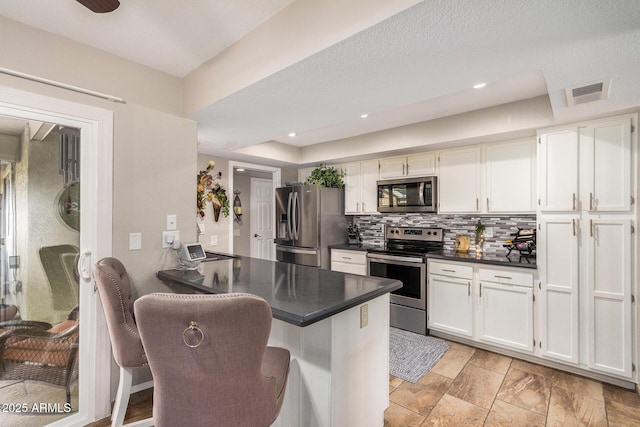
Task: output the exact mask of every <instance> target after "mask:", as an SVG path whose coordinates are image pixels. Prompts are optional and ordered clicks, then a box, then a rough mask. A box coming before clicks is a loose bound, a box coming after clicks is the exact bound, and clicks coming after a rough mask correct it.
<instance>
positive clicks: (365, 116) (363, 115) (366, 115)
mask: <svg viewBox="0 0 640 427" xmlns="http://www.w3.org/2000/svg"><path fill="white" fill-rule="evenodd" d="M360 117H361V118H363V119H366V118H367V117H369V115H368V114H367V113H364V114H361V115H360Z"/></svg>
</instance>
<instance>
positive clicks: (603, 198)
mask: <svg viewBox="0 0 640 427" xmlns="http://www.w3.org/2000/svg"><path fill="white" fill-rule="evenodd" d="M583 146H584V147H585V148H586V150H587V155H586V161H585V167H584V168H583V169H582V170H581V171H580V173H581V174H583V175H584V177H583V179H584V180H583V183H584V189H585V191H584V192H583V194H582V200H583V204H582V209H583V210H589V211H592V212H593V211H597V212H607V211H609V212H611V211H629V210H631V119H630V118H625V119H617V120H609V121H599V122H594V123H593V124H590V125H588V126H585V127H583V128H581V129H580V147H581V148H582V147H583Z"/></svg>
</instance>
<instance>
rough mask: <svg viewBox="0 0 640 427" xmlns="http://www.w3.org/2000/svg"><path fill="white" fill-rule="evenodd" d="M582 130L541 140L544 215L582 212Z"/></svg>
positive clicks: (560, 132) (566, 130) (572, 129)
mask: <svg viewBox="0 0 640 427" xmlns="http://www.w3.org/2000/svg"><path fill="white" fill-rule="evenodd" d="M578 154H579V151H578V128H577V127H569V128H564V129H559V130H557V131H552V132H549V133H545V134H543V135H541V136H540V151H539V153H538V159H539V169H540V170H539V176H540V211H543V212H545V211H550V212H553V211H556V212H568V211H577V210H578V209H579V208H578V190H579V188H578V165H579V163H580V159H579V156H578Z"/></svg>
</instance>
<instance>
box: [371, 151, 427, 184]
mask: <svg viewBox="0 0 640 427" xmlns="http://www.w3.org/2000/svg"><path fill="white" fill-rule="evenodd" d="M435 173H436V156H435V154H434V153H422V154H414V155H411V156H402V157H390V158H387V159H382V160H380V179H393V178H402V177H408V176H429V175H435Z"/></svg>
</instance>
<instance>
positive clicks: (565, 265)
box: [537, 215, 580, 363]
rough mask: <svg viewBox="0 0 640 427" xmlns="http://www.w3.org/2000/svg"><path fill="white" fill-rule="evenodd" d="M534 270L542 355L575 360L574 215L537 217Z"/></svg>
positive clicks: (576, 222)
mask: <svg viewBox="0 0 640 427" xmlns="http://www.w3.org/2000/svg"><path fill="white" fill-rule="evenodd" d="M539 221H540V228H539V231H538V238H537V240H538V241H537V244H538V257H537V261H538V271H539V273H540V287H541V293H540V295H541V301H540V304H539V305H538V310H539V311H538V314H539V318H540V324H539V326H540V328H541V340H540V342H541V344H540V346H541V348H542V355H543V356H544V357H549V358H553V359H558V360H562V361H565V362H571V363H578V361H579V347H578V344H579V337H578V333H579V330H578V321H579V305H578V284H579V277H578V274H579V270H578V269H579V258H578V256H579V253H578V236H579V234H580V230H579V222H580V221H579V220H578V217H577V216H575V215H567V216H554V217H541V218H540V220H539Z"/></svg>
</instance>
